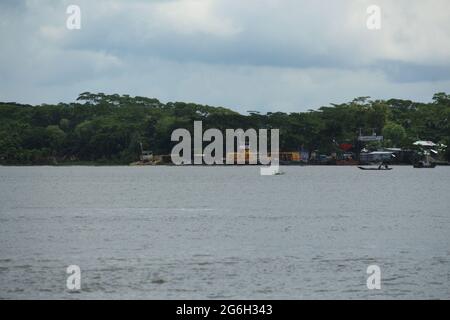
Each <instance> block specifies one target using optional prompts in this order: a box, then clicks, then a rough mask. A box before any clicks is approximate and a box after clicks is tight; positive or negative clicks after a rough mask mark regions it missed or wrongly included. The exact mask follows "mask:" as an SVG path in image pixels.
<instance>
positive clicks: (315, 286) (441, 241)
mask: <svg viewBox="0 0 450 320" xmlns="http://www.w3.org/2000/svg"><path fill="white" fill-rule="evenodd" d="M283 171H285V172H286V174H285V175H283V176H260V175H259V168H258V167H146V168H142V167H139V168H137V167H136V168H134V167H101V168H93V167H57V168H53V167H32V168H7V167H0V298H27V299H28V298H63V299H84V298H93V299H103V298H137V299H147V298H154V299H184V298H188V299H197V298H211V299H228V298H230V299H231V298H232V299H235V298H254V299H302V298H332V299H342V298H370V299H380V298H449V297H450V289H449V288H450V286H449V280H450V213H449V212H450V210H449V209H450V208H449V207H450V200H449V196H448V195H449V194H450V184H449V182H450V168H448V167H442V168H441V167H439V168H436V169H433V170H415V169H412V168H409V167H395V169H394V170H392V171H390V172H365V171H360V170H357V169H356V168H353V167H349V168H346V167H345V168H344V167H342V168H341V167H339V168H337V167H286V168H283ZM73 264H74V265H79V266H80V267H81V270H82V285H81V286H82V290H81V291H80V292H76V293H71V292H68V291H67V290H66V279H67V276H68V275H67V274H66V273H65V272H66V268H67V266H69V265H73ZM373 264H375V265H379V266H380V267H381V271H382V290H380V291H370V290H368V289H367V287H366V279H367V276H368V275H367V274H366V269H367V267H368V266H369V265H373Z"/></svg>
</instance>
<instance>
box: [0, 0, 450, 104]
mask: <svg viewBox="0 0 450 320" xmlns="http://www.w3.org/2000/svg"><path fill="white" fill-rule="evenodd" d="M72 2H73V1H69V0H64V1H61V2H59V1H58V2H55V1H51V0H39V1H37V0H27V1H16V2H12V1H9V2H1V3H0V9H1V10H0V22H1V24H0V37H1V39H2V50H0V81H1V82H2V90H1V95H0V100H16V101H20V102H30V103H41V102H57V101H60V100H62V101H72V100H73V99H74V98H75V97H76V95H77V94H78V93H80V92H82V91H86V90H89V91H104V92H118V93H130V94H139V95H146V96H154V97H157V98H161V99H162V100H165V101H168V100H190V101H194V102H200V103H209V104H215V105H225V106H228V107H232V108H234V107H236V108H239V109H240V110H247V109H248V108H252V109H255V108H256V109H258V108H259V109H263V108H264V110H275V109H280V110H290V111H294V110H297V111H298V110H299V109H303V110H304V109H307V108H312V107H317V106H320V105H323V104H327V103H329V102H340V101H345V100H350V99H352V98H354V97H356V96H362V95H372V96H374V97H375V98H390V97H398V98H411V99H412V98H414V99H418V100H429V99H430V98H431V96H432V95H433V93H434V92H437V91H448V88H449V87H450V86H449V83H450V54H449V52H450V19H448V17H447V14H448V12H450V10H449V9H450V2H448V0H430V1H421V0H409V1H407V0H396V1H390V0H378V1H376V2H377V4H378V5H379V6H380V7H381V9H382V29H381V30H380V31H369V30H367V28H366V19H367V14H366V8H367V6H368V5H370V4H372V3H373V1H371V0H370V1H369V0H340V1H329V0H279V1H277V0H245V1H242V0H156V1H144V0H108V1H106V0H98V1H88V0H78V1H77V3H78V5H79V6H80V7H81V10H82V29H81V30H79V31H69V30H67V29H66V28H65V19H66V18H67V15H66V7H67V5H69V4H72Z"/></svg>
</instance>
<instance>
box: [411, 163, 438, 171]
mask: <svg viewBox="0 0 450 320" xmlns="http://www.w3.org/2000/svg"><path fill="white" fill-rule="evenodd" d="M414 168H416V169H433V168H436V163H435V162H427V161H419V162H417V163H415V164H414Z"/></svg>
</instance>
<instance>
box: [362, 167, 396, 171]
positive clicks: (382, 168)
mask: <svg viewBox="0 0 450 320" xmlns="http://www.w3.org/2000/svg"><path fill="white" fill-rule="evenodd" d="M358 168H359V169H361V170H372V171H374V170H376V171H380V170H382V171H384V170H388V171H389V170H392V169H393V168H385V167H381V168H380V167H376V168H368V167H358Z"/></svg>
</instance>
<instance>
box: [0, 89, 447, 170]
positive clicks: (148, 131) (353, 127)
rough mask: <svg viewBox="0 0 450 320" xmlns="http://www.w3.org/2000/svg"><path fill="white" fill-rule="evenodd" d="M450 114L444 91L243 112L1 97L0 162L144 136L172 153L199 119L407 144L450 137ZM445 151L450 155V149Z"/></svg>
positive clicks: (114, 149)
mask: <svg viewBox="0 0 450 320" xmlns="http://www.w3.org/2000/svg"><path fill="white" fill-rule="evenodd" d="M449 118H450V95H448V94H445V93H437V94H435V95H434V97H433V100H432V102H430V103H419V102H413V101H409V100H399V99H391V100H375V101H373V100H370V98H369V97H361V98H357V99H355V100H353V101H351V102H348V103H343V104H332V105H330V106H324V107H321V108H319V109H317V110H310V111H308V112H299V113H283V112H269V113H267V114H260V113H258V112H249V114H248V115H242V114H239V113H237V112H234V111H232V110H230V109H226V108H222V107H211V106H205V105H199V104H193V103H183V102H169V103H166V104H164V103H161V102H160V101H158V100H157V99H151V98H145V97H130V96H128V95H117V94H115V95H106V94H103V93H98V94H93V93H89V92H85V93H82V94H81V95H80V96H79V97H78V99H77V101H76V102H74V103H69V104H66V103H60V104H57V105H48V104H43V105H39V106H31V105H22V104H17V103H0V163H1V164H52V163H61V162H62V163H66V162H91V161H95V162H97V163H118V164H125V163H130V162H132V161H135V160H137V159H138V158H139V153H140V143H142V144H143V147H144V149H148V150H152V151H153V152H154V153H155V154H169V153H170V150H171V149H172V146H173V144H174V143H173V142H171V141H170V137H171V133H172V131H173V130H175V129H177V128H186V129H188V130H191V132H192V128H193V122H194V121H196V120H199V121H200V120H201V121H203V127H204V130H206V129H208V128H218V129H222V130H225V129H227V128H235V129H237V128H243V129H248V128H255V129H258V128H268V129H270V128H278V129H280V146H281V149H282V150H284V151H295V150H299V149H300V148H304V149H307V150H317V151H319V152H320V153H325V154H329V153H331V152H336V151H338V150H339V148H338V145H339V144H341V143H350V144H352V143H354V142H355V139H356V137H357V135H358V134H359V132H360V130H362V131H363V132H366V133H371V132H372V131H375V132H377V133H382V134H383V135H384V136H385V140H384V141H383V142H382V143H381V144H382V145H373V146H371V147H373V148H377V147H380V146H384V147H406V148H409V147H411V146H412V143H413V141H415V140H417V139H422V140H432V141H435V142H439V143H443V144H446V145H450V126H449ZM445 156H446V158H447V159H449V158H450V154H449V151H446V154H445Z"/></svg>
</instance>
